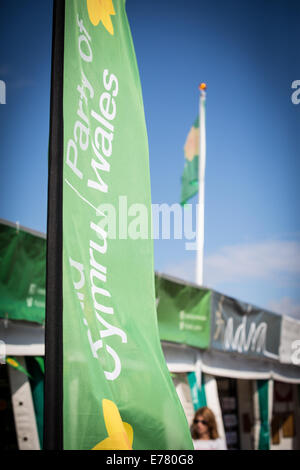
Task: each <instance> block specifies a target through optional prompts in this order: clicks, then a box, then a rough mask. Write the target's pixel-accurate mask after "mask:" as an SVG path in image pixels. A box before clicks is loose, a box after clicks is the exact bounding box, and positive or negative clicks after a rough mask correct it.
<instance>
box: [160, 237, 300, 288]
mask: <svg viewBox="0 0 300 470" xmlns="http://www.w3.org/2000/svg"><path fill="white" fill-rule="evenodd" d="M195 258H196V252H195V257H194V258H192V259H186V260H184V261H182V262H179V263H176V264H175V263H174V264H170V265H168V266H166V268H165V272H166V273H168V274H170V275H173V276H176V277H179V278H181V279H185V280H187V281H194V280H195ZM299 278H300V242H298V241H263V242H259V243H251V244H238V245H230V246H224V247H222V248H220V249H219V250H218V251H217V252H216V253H213V254H211V255H208V256H205V258H204V284H205V285H206V286H211V287H214V286H216V285H218V284H220V283H226V282H230V283H235V282H241V281H247V280H248V281H250V280H257V281H259V280H264V281H271V282H273V283H274V282H276V284H281V285H283V286H287V285H289V284H291V285H293V284H295V282H296V281H297V282H299Z"/></svg>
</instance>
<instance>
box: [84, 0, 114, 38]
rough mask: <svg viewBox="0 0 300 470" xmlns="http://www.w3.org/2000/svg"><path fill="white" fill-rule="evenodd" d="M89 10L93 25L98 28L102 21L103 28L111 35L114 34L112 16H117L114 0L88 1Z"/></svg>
mask: <svg viewBox="0 0 300 470" xmlns="http://www.w3.org/2000/svg"><path fill="white" fill-rule="evenodd" d="M87 9H88V14H89V18H90V20H91V23H92V24H93V25H94V26H97V25H98V24H99V23H100V21H102V23H103V26H104V27H105V28H106V29H107V31H108V32H109V33H110V34H112V35H113V34H114V27H113V24H112V21H111V15H115V14H116V12H115V9H114V6H113V2H112V0H87Z"/></svg>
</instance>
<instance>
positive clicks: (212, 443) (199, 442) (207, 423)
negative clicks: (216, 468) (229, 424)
mask: <svg viewBox="0 0 300 470" xmlns="http://www.w3.org/2000/svg"><path fill="white" fill-rule="evenodd" d="M191 434H192V439H193V444H194V448H195V450H227V447H226V443H225V442H224V440H223V439H221V438H220V437H219V433H218V429H217V422H216V418H215V415H214V413H213V412H212V410H211V409H210V408H207V406H203V407H202V408H199V410H197V411H196V413H195V416H194V420H193V424H192V426H191Z"/></svg>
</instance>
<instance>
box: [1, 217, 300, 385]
mask: <svg viewBox="0 0 300 470" xmlns="http://www.w3.org/2000/svg"><path fill="white" fill-rule="evenodd" d="M45 264H46V238H45V235H44V234H42V233H39V232H34V231H32V230H29V229H26V228H25V227H21V226H20V227H19V226H17V225H16V224H12V223H10V222H7V221H4V220H0V319H2V321H0V339H2V340H4V341H5V343H6V347H7V355H43V354H44V326H43V323H44V316H45V272H46V271H45ZM155 283H156V297H157V315H158V326H159V332H160V339H161V340H162V342H163V349H164V353H165V357H166V360H167V363H168V366H169V369H170V370H171V371H173V372H188V371H193V370H195V368H196V367H198V366H196V365H197V364H198V365H199V364H200V363H201V370H202V371H203V372H206V373H208V374H214V375H219V376H226V377H236V378H245V379H267V378H274V379H276V380H281V381H288V382H295V383H298V382H299V383H300V367H299V366H296V365H295V364H293V362H295V358H296V359H297V355H296V353H297V351H296V349H295V345H296V341H299V339H300V321H297V320H295V319H293V318H290V317H287V316H280V315H277V314H275V313H273V312H270V311H267V310H264V309H261V308H258V307H255V306H254V305H251V304H248V303H244V302H240V301H238V300H236V299H233V298H231V297H229V296H225V295H223V294H220V293H219V292H216V291H214V290H212V289H208V288H199V287H198V286H196V285H195V284H192V283H186V282H184V281H182V280H179V279H175V278H172V277H169V276H166V275H161V274H158V273H157V274H156V276H155ZM298 349H299V348H298Z"/></svg>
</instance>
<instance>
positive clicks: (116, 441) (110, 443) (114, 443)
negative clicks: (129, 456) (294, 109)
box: [92, 433, 132, 450]
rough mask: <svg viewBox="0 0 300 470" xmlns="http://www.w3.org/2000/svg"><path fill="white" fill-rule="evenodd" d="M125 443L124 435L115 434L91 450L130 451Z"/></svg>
mask: <svg viewBox="0 0 300 470" xmlns="http://www.w3.org/2000/svg"><path fill="white" fill-rule="evenodd" d="M126 441H127V440H126V439H125V434H124V433H116V434H113V435H112V436H109V437H107V438H106V439H104V440H103V441H101V442H99V444H97V445H95V447H93V448H92V450H132V449H131V447H129V446H128V443H127V442H126Z"/></svg>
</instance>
